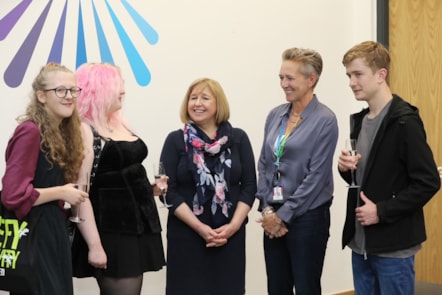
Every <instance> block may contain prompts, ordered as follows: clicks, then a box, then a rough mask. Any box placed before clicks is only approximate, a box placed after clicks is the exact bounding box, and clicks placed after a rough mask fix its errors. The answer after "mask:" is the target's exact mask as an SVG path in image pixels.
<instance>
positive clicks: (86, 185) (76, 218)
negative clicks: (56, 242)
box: [69, 173, 89, 223]
mask: <svg viewBox="0 0 442 295" xmlns="http://www.w3.org/2000/svg"><path fill="white" fill-rule="evenodd" d="M74 187H75V188H76V189H79V190H81V191H84V192H86V193H89V173H87V174H86V180H85V183H76V184H75V185H74ZM80 206H81V203H79V204H78V205H76V206H75V207H76V208H75V209H76V210H75V211H76V214H75V216H71V217H69V220H70V221H71V222H74V223H81V222H83V221H84V219H83V218H81V217H80Z"/></svg>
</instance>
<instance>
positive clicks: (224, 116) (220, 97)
mask: <svg viewBox="0 0 442 295" xmlns="http://www.w3.org/2000/svg"><path fill="white" fill-rule="evenodd" d="M196 86H203V87H204V88H205V87H207V88H208V89H209V90H210V91H211V92H212V93H213V95H214V96H215V99H216V115H215V122H216V124H217V125H219V124H221V123H222V122H225V121H227V120H229V118H230V107H229V102H228V101H227V97H226V94H225V93H224V90H223V88H222V87H221V85H220V84H219V83H218V82H217V81H215V80H213V79H210V78H200V79H197V80H195V81H193V82H192V84H190V86H189V88H188V89H187V93H186V96H185V97H184V100H183V102H182V104H181V111H180V119H181V122H183V123H184V124H187V123H189V121H191V120H192V119H191V118H190V116H189V113H188V112H187V105H188V103H189V99H190V94H191V93H192V91H193V89H194V88H195V87H196Z"/></svg>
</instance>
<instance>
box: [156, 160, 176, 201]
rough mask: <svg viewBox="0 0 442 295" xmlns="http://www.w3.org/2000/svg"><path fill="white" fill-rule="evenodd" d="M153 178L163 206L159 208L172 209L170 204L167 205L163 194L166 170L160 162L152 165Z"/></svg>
mask: <svg viewBox="0 0 442 295" xmlns="http://www.w3.org/2000/svg"><path fill="white" fill-rule="evenodd" d="M153 176H154V177H155V184H156V185H157V186H158V187H159V188H160V190H161V195H159V197H160V200H161V202H162V203H163V206H161V208H169V207H172V205H171V204H168V203H167V201H166V194H165V187H164V186H165V185H166V184H165V181H166V169H165V168H164V164H163V163H162V162H159V163H156V164H153Z"/></svg>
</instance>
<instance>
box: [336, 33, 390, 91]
mask: <svg viewBox="0 0 442 295" xmlns="http://www.w3.org/2000/svg"><path fill="white" fill-rule="evenodd" d="M357 58H360V59H362V60H363V61H364V63H365V64H366V65H367V66H368V67H370V68H371V70H372V71H373V73H374V72H376V71H377V70H379V69H386V70H387V79H386V80H387V83H388V81H389V75H388V74H389V71H390V53H389V52H388V49H387V48H385V47H384V46H383V45H382V44H381V43H379V42H374V41H365V42H362V43H360V44H357V45H355V46H353V47H352V48H350V49H349V50H348V51H347V52H346V53H345V54H344V57H343V59H342V64H343V65H344V66H347V65H348V64H349V63H350V62H352V61H353V60H355V59H357Z"/></svg>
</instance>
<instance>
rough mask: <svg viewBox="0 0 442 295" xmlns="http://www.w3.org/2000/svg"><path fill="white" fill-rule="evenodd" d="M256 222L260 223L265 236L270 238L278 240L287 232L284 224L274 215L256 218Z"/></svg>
mask: <svg viewBox="0 0 442 295" xmlns="http://www.w3.org/2000/svg"><path fill="white" fill-rule="evenodd" d="M256 222H258V223H261V226H262V228H263V229H264V232H265V234H266V235H267V236H268V237H269V238H270V239H273V238H280V237H282V236H284V235H285V234H286V233H287V232H288V231H289V230H288V228H287V226H286V225H285V224H284V222H283V221H282V220H281V219H280V218H279V217H278V216H277V215H276V213H269V214H266V215H265V216H264V217H261V218H258V219H257V220H256Z"/></svg>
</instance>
